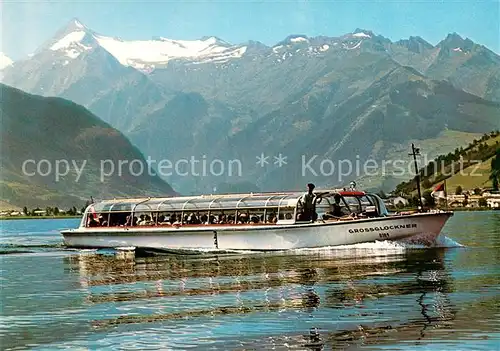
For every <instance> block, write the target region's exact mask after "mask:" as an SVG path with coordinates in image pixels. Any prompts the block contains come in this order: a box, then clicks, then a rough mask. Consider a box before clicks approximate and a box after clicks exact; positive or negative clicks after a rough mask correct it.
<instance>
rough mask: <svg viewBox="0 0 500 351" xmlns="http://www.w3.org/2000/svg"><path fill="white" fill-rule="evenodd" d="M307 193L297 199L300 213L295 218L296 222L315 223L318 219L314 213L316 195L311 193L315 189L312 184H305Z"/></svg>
mask: <svg viewBox="0 0 500 351" xmlns="http://www.w3.org/2000/svg"><path fill="white" fill-rule="evenodd" d="M307 188H308V191H307V193H305V194H304V195H302V197H301V198H300V199H299V206H300V207H301V213H300V215H299V216H297V219H298V220H301V221H311V220H312V221H315V220H316V219H318V214H317V213H316V198H317V197H316V195H315V194H314V193H313V190H314V188H315V186H314V184H312V183H309V184H307Z"/></svg>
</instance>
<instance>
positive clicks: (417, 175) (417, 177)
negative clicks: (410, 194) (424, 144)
mask: <svg viewBox="0 0 500 351" xmlns="http://www.w3.org/2000/svg"><path fill="white" fill-rule="evenodd" d="M409 155H410V156H413V162H414V164H415V180H416V181H417V192H418V205H419V208H418V211H419V212H421V211H422V210H423V208H424V206H423V204H422V194H421V192H420V172H419V171H418V165H417V155H420V148H416V147H415V144H413V143H412V144H411V154H409Z"/></svg>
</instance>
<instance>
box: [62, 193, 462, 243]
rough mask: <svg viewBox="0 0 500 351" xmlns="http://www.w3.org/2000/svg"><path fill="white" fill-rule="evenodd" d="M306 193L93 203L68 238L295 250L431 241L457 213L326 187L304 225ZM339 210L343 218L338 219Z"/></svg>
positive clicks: (317, 195) (67, 233)
mask: <svg viewBox="0 0 500 351" xmlns="http://www.w3.org/2000/svg"><path fill="white" fill-rule="evenodd" d="M303 195H304V193H303V192H294V191H290V192H274V193H249V194H226V195H200V196H180V197H165V198H139V199H113V200H104V201H99V202H96V203H93V204H91V205H89V206H88V207H87V208H86V209H85V212H84V214H83V217H82V220H81V222H80V226H79V228H77V229H69V230H63V231H62V235H63V237H64V243H65V245H66V246H67V247H71V248H123V247H133V248H137V249H153V250H161V251H167V252H184V251H186V250H191V251H192V250H194V251H232V250H257V251H266V250H290V249H300V248H317V247H325V246H338V245H349V244H357V243H363V242H375V241H377V240H391V241H406V242H413V243H422V244H432V243H433V242H435V239H436V238H437V236H438V235H439V234H440V232H441V229H442V228H443V226H444V224H445V223H446V221H447V220H448V219H449V218H450V217H451V216H452V215H453V213H452V212H449V211H439V210H437V211H427V212H413V213H412V212H402V213H389V212H388V211H387V209H386V207H385V204H384V202H383V201H382V199H381V198H380V197H379V196H378V195H376V194H370V193H365V192H363V191H358V190H355V189H330V190H328V189H324V190H319V191H316V192H315V215H314V216H313V219H314V220H308V221H305V220H302V219H303V218H301V216H300V213H301V211H302V204H301V199H302V196H303ZM339 200H340V201H339ZM334 206H336V211H337V213H335V214H332V208H333V207H334ZM339 208H340V211H341V213H340V214H339V213H338V211H339Z"/></svg>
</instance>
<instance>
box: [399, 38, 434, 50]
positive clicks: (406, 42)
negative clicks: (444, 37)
mask: <svg viewBox="0 0 500 351" xmlns="http://www.w3.org/2000/svg"><path fill="white" fill-rule="evenodd" d="M395 44H396V45H399V46H404V47H406V48H407V49H408V50H410V51H413V52H416V53H421V52H422V51H423V50H430V49H432V48H433V47H434V46H433V45H432V44H431V43H429V42H428V41H426V40H425V39H423V38H422V37H419V36H416V37H414V36H410V37H409V38H408V39H401V40H398V41H397V42H396V43H395Z"/></svg>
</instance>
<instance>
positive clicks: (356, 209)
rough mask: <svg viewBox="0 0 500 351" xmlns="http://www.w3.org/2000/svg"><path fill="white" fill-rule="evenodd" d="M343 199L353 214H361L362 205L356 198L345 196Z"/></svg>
mask: <svg viewBox="0 0 500 351" xmlns="http://www.w3.org/2000/svg"><path fill="white" fill-rule="evenodd" d="M343 199H344V201H345V202H346V204H347V206H348V207H349V210H350V211H351V212H352V213H361V211H362V210H361V203H360V201H359V199H358V198H357V197H356V196H343Z"/></svg>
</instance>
